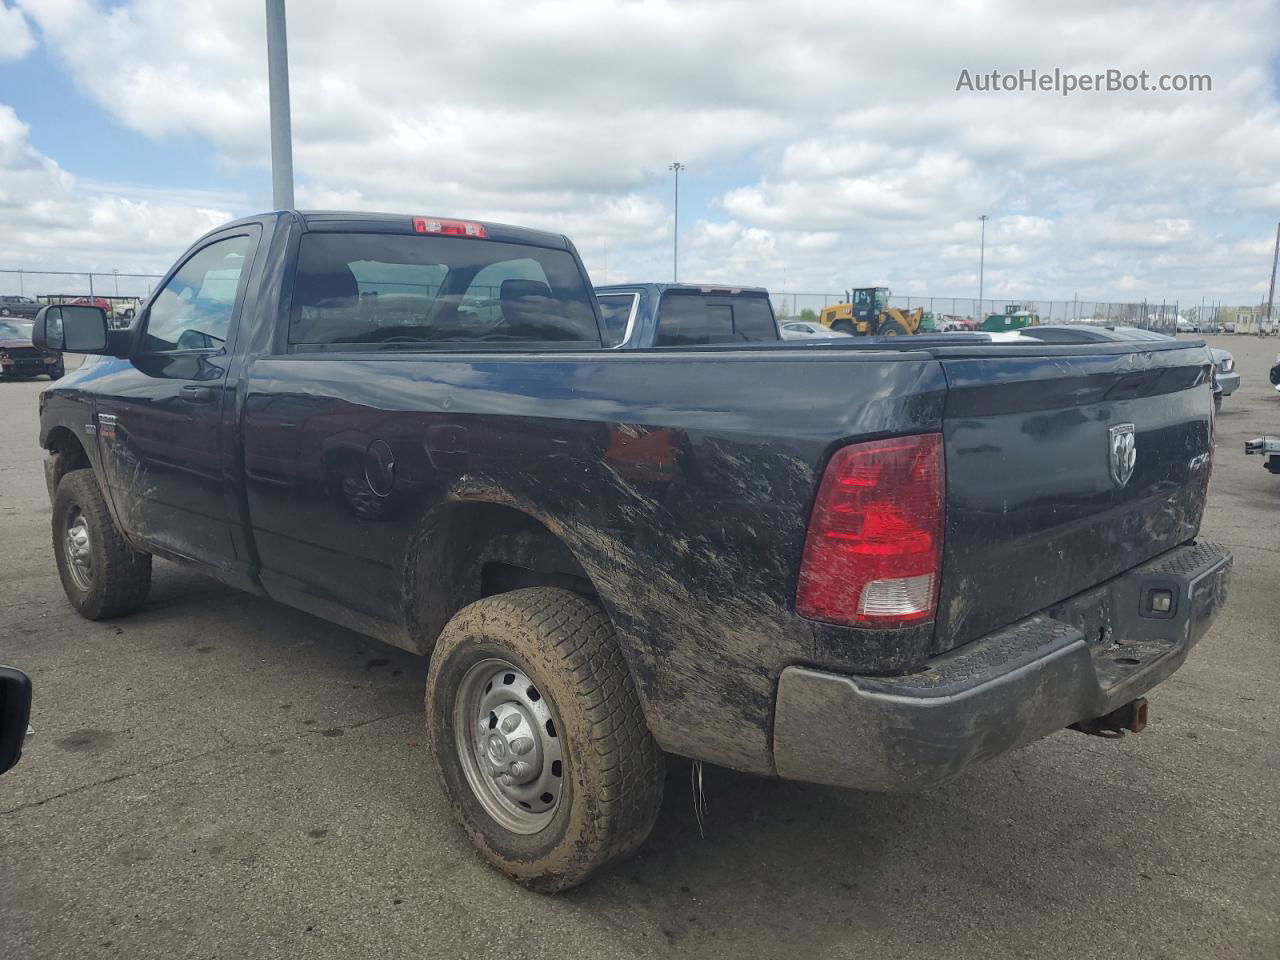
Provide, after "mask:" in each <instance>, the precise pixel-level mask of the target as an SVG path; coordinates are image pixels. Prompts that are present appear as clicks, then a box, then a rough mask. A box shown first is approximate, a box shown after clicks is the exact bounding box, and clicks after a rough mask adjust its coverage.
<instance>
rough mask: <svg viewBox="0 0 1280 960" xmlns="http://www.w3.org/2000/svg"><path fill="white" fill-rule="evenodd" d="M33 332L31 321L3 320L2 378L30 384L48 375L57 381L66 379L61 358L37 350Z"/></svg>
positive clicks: (0, 345)
mask: <svg viewBox="0 0 1280 960" xmlns="http://www.w3.org/2000/svg"><path fill="white" fill-rule="evenodd" d="M31 332H32V324H31V321H30V320H18V319H14V318H10V319H8V320H0V378H3V379H5V380H28V379H30V378H31V377H38V376H41V375H47V376H48V377H49V379H50V380H57V379H59V378H60V377H61V376H62V375H63V373H64V372H65V367H64V366H63V359H62V354H60V353H58V352H56V351H53V350H41V349H39V348H37V347H36V346H34V345H33V344H32V343H31Z"/></svg>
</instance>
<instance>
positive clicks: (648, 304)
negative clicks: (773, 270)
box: [595, 283, 781, 350]
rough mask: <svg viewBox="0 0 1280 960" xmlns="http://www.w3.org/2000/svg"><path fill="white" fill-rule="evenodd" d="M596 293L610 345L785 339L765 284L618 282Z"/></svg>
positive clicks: (632, 346)
mask: <svg viewBox="0 0 1280 960" xmlns="http://www.w3.org/2000/svg"><path fill="white" fill-rule="evenodd" d="M595 292H596V300H597V302H598V303H599V304H600V312H601V314H602V315H603V317H604V322H605V329H606V330H607V331H608V335H609V346H612V347H619V348H621V349H623V350H643V349H646V348H648V347H695V346H699V345H704V344H712V343H758V342H768V341H771V340H773V341H776V340H780V339H781V337H780V336H779V334H778V321H777V320H776V319H775V318H774V315H773V304H772V303H770V302H769V291H768V290H766V289H765V288H764V287H728V286H713V285H709V284H693V283H613V284H608V285H606V286H601V287H596V288H595Z"/></svg>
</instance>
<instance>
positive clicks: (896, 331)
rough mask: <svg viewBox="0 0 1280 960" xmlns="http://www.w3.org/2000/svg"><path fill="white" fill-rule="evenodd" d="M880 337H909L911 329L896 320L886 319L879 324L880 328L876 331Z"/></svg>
mask: <svg viewBox="0 0 1280 960" xmlns="http://www.w3.org/2000/svg"><path fill="white" fill-rule="evenodd" d="M876 333H877V334H878V335H879V336H882V337H909V336H911V331H910V330H908V329H907V328H906V327H905V326H904V325H903V324H902V323H900V322H899V321H897V320H886V321H885V322H884V323H882V324H880V329H879V330H877V331H876Z"/></svg>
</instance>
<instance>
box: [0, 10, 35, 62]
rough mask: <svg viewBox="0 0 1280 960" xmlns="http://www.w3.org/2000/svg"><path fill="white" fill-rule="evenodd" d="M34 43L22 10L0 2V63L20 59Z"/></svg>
mask: <svg viewBox="0 0 1280 960" xmlns="http://www.w3.org/2000/svg"><path fill="white" fill-rule="evenodd" d="M35 45H36V41H35V38H34V37H32V36H31V28H30V27H28V26H27V18H26V17H24V16H23V15H22V11H21V10H19V9H18V8H17V7H11V6H9V5H8V4H6V3H3V2H0V63H6V62H8V61H11V60H21V59H22V58H23V57H25V56H26V55H27V54H28V53H29V52H30V51H31V48H32V47H34V46H35Z"/></svg>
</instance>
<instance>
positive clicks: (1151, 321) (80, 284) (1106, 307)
mask: <svg viewBox="0 0 1280 960" xmlns="http://www.w3.org/2000/svg"><path fill="white" fill-rule="evenodd" d="M160 279H161V276H160V274H153V273H119V272H116V271H112V272H111V273H101V272H83V273H74V272H68V271H56V270H5V269H0V296H26V297H30V298H31V299H33V300H35V301H36V302H37V303H41V304H44V303H65V302H67V301H69V300H75V299H77V298H80V297H94V298H99V299H102V300H105V301H106V302H107V304H108V305H109V306H110V307H111V312H112V315H113V317H114V318H115V319H117V320H125V319H127V318H128V317H131V316H132V315H133V311H134V310H135V309H136V308H137V306H138V304H139V303H141V301H142V300H144V299H146V298H147V297H148V296H149V295H150V294H151V291H152V289H153V288H154V287H155V285H156V283H157V282H159V280H160ZM847 299H848V293H847V291H842V292H837V293H799V292H775V293H774V294H773V306H774V312H776V313H777V314H778V316H779V318H783V319H797V320H814V321H816V320H817V319H818V314H820V313H821V312H822V309H823V308H824V307H829V306H832V305H834V304H837V303H845V302H847ZM889 304H890V306H894V307H898V308H899V309H902V310H906V311H911V310H915V309H916V308H923V310H924V312H925V315H926V317H929V318H930V319H931V320H932V322H933V325H934V327H935V328H936V329H942V328H943V327H949V328H958V327H961V326H964V327H972V326H977V325H979V324H981V323H982V321H983V320H985V319H986V318H987V317H988V316H990V315H991V314H997V315H1001V316H1003V315H1004V314H1005V313H1006V312H1008V311H1009V310H1010V308H1012V309H1013V310H1015V311H1021V312H1025V313H1034V314H1038V315H1039V317H1040V322H1041V323H1090V322H1092V323H1105V324H1119V325H1124V326H1132V327H1143V328H1145V329H1149V330H1160V331H1165V332H1169V333H1172V332H1174V330H1175V329H1176V326H1177V321H1178V319H1179V317H1180V313H1179V304H1178V302H1177V301H1164V302H1156V301H1152V300H1144V301H1132V302H1128V303H1122V302H1114V301H1099V300H1079V299H1071V300H996V299H983V300H978V299H976V298H973V297H926V296H893V297H890V298H889ZM1196 307H1197V309H1196V311H1195V314H1196V315H1197V316H1199V317H1200V319H1201V322H1205V323H1207V322H1211V321H1212V317H1213V316H1214V315H1215V311H1213V310H1200V309H1198V308H1199V305H1196Z"/></svg>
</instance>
